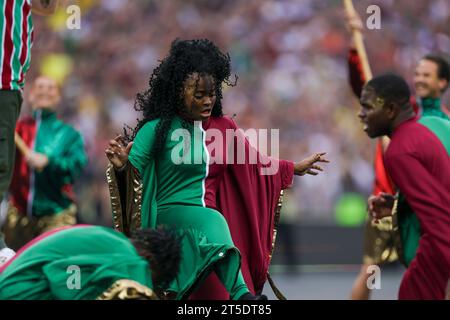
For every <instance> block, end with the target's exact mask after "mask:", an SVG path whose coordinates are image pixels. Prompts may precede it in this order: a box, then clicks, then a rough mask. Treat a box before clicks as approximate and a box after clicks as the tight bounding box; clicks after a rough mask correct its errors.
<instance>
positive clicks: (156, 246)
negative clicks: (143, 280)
mask: <svg viewBox="0 0 450 320" xmlns="http://www.w3.org/2000/svg"><path fill="white" fill-rule="evenodd" d="M181 237H182V236H181V235H180V234H178V233H177V232H176V231H175V230H172V229H169V228H166V227H158V228H157V229H137V230H134V231H132V232H131V237H130V238H131V242H132V244H133V245H134V247H135V248H136V250H137V252H138V254H139V255H140V256H142V257H143V258H145V259H146V260H147V261H148V262H149V264H150V268H151V270H152V276H153V279H154V280H155V279H156V281H157V283H154V284H153V285H154V286H155V287H159V288H153V289H164V288H165V287H166V286H167V285H168V284H169V283H170V282H171V281H172V280H173V279H174V278H175V277H176V275H177V274H178V271H179V268H180V261H181Z"/></svg>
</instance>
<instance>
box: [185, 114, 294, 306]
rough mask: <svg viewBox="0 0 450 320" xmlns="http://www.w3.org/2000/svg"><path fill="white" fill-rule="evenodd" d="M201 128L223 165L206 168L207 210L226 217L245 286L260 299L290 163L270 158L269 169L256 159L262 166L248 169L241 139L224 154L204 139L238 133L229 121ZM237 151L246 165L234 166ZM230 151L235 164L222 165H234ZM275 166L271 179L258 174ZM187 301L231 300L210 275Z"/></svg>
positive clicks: (245, 144) (290, 175)
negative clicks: (212, 132)
mask: <svg viewBox="0 0 450 320" xmlns="http://www.w3.org/2000/svg"><path fill="white" fill-rule="evenodd" d="M203 128H204V129H205V130H207V141H206V143H207V146H208V150H209V152H210V156H211V158H216V159H224V161H222V162H223V163H222V164H220V163H212V164H210V165H209V172H208V177H207V179H206V183H205V185H206V195H205V203H206V206H207V207H210V208H214V209H216V210H218V211H219V212H221V213H222V214H223V215H224V216H225V218H226V220H227V222H228V225H229V228H230V232H231V236H232V238H233V242H234V244H235V246H236V247H237V248H238V249H239V251H240V252H241V256H242V273H243V276H244V280H245V282H246V284H247V286H248V288H249V290H250V291H251V292H253V293H255V292H256V293H260V292H261V291H262V289H263V286H264V282H265V281H266V279H267V271H268V268H269V264H270V254H271V251H272V237H273V229H274V218H275V207H276V205H277V203H278V199H279V197H280V192H281V190H282V189H285V188H287V187H290V186H291V185H292V182H293V177H294V163H293V162H292V161H286V160H278V159H272V158H270V161H271V162H270V163H267V162H266V161H268V159H269V158H268V157H266V156H263V155H261V154H260V153H258V155H260V156H261V158H259V160H261V159H263V160H262V161H258V163H254V164H252V163H251V162H250V161H249V155H250V152H251V151H252V150H255V149H254V148H253V147H252V146H251V145H250V144H249V142H248V140H247V139H245V138H243V135H240V134H239V135H238V136H237V137H234V138H233V139H231V140H230V139H227V140H226V143H223V144H222V148H220V147H217V146H218V145H216V147H214V146H213V144H214V140H212V141H210V139H209V138H208V132H210V131H209V130H208V129H213V128H214V129H218V130H219V131H220V132H221V133H222V135H223V137H226V130H227V129H231V130H233V132H234V131H235V130H236V129H238V128H237V126H236V124H235V122H234V121H233V120H232V119H230V118H229V117H222V118H216V117H211V118H210V119H209V120H208V121H207V122H204V123H203ZM231 142H232V143H233V145H231ZM233 146H234V148H233ZM240 147H243V148H245V151H246V152H245V155H246V159H245V164H237V158H236V154H237V150H238V148H240ZM230 148H232V149H233V150H234V155H235V156H234V158H233V160H234V162H233V163H234V164H226V163H229V160H230V159H232V156H231V155H230V154H229V151H230V150H231V149H230ZM227 150H228V152H227ZM225 160H228V162H227V161H225ZM275 163H277V164H278V171H277V172H276V173H275V174H273V175H262V174H261V169H262V168H263V167H268V166H273V165H275ZM191 298H192V299H222V300H225V299H228V298H229V294H228V293H227V291H226V290H225V288H224V286H223V285H222V284H221V282H220V281H219V279H218V277H217V276H216V274H215V273H213V274H212V275H210V276H209V277H208V278H207V279H206V281H205V282H204V283H203V284H202V286H201V287H200V288H199V289H198V290H197V291H196V292H195V293H194V294H193V295H192V296H191Z"/></svg>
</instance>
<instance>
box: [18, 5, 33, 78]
mask: <svg viewBox="0 0 450 320" xmlns="http://www.w3.org/2000/svg"><path fill="white" fill-rule="evenodd" d="M30 14H31V7H30V6H29V5H27V4H26V1H25V2H24V3H23V7H22V17H23V20H22V51H21V52H20V65H22V66H23V65H25V59H26V58H27V52H28V50H29V48H28V43H27V40H28V30H27V27H28V21H27V20H28V16H29V15H30ZM24 76H25V74H24V72H22V73H21V75H20V79H19V83H22V82H23V77H24Z"/></svg>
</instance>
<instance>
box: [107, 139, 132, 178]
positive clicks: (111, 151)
mask: <svg viewBox="0 0 450 320" xmlns="http://www.w3.org/2000/svg"><path fill="white" fill-rule="evenodd" d="M124 144H125V143H124V141H123V137H122V136H121V135H118V136H117V137H115V138H114V139H113V140H110V141H109V144H108V148H106V150H105V154H106V156H107V157H108V159H109V162H111V164H112V165H113V166H114V169H116V170H119V169H121V168H123V167H124V166H125V165H126V164H127V162H128V154H129V153H130V150H131V147H132V146H133V142H130V143H128V145H127V146H126V147H125V146H124Z"/></svg>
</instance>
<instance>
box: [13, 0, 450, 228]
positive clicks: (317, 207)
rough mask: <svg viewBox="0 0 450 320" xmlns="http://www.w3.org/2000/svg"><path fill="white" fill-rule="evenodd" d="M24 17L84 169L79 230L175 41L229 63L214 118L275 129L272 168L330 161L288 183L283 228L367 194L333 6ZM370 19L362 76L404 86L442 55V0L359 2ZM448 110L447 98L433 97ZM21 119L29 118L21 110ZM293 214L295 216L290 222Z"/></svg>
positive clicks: (291, 2) (446, 45) (103, 0)
mask: <svg viewBox="0 0 450 320" xmlns="http://www.w3.org/2000/svg"><path fill="white" fill-rule="evenodd" d="M61 3H62V5H61V9H60V11H59V12H58V13H57V14H55V15H54V16H51V17H49V18H46V19H42V18H35V19H34V23H35V44H34V47H33V64H32V67H31V70H30V72H29V73H28V75H27V79H28V81H30V80H31V79H33V78H34V77H36V76H37V75H38V74H40V73H46V74H50V75H52V76H54V77H55V78H57V79H58V81H59V82H60V84H61V88H62V92H63V101H62V103H61V105H60V107H59V113H60V115H61V117H62V118H63V119H65V120H67V121H68V122H70V123H71V124H73V125H74V126H75V127H76V128H78V129H79V130H80V131H81V132H82V134H83V137H84V139H85V143H86V148H87V152H88V155H89V160H90V161H89V166H88V168H87V170H86V171H85V173H84V175H83V177H82V178H81V179H79V180H78V182H77V185H76V187H77V188H76V191H77V199H78V204H79V208H80V218H81V221H82V222H86V223H96V224H103V225H110V224H111V217H110V216H111V210H110V204H109V197H108V189H107V185H106V182H105V174H104V172H105V168H106V165H107V159H106V157H105V155H104V150H105V147H106V145H107V141H108V140H109V139H112V138H114V137H115V136H116V135H117V134H119V133H121V132H122V130H123V129H122V128H123V126H124V124H128V125H130V126H132V127H133V126H134V125H135V124H136V119H137V118H138V117H140V115H139V114H138V113H137V112H136V111H134V109H133V105H134V100H135V96H136V93H138V92H141V91H143V90H145V89H146V88H147V86H148V78H149V76H150V74H151V72H152V70H153V68H154V67H155V66H156V65H157V64H158V60H160V59H162V58H163V57H164V56H165V55H166V53H167V52H168V49H169V46H170V43H171V42H172V41H173V40H174V39H175V38H177V37H178V38H182V39H191V38H209V39H210V40H212V41H214V42H215V43H216V44H217V45H218V46H219V47H220V48H221V49H222V50H223V51H227V52H229V54H230V56H231V61H232V67H233V74H236V75H237V76H238V81H237V85H236V86H235V87H228V88H226V89H225V92H224V111H225V113H227V114H228V115H236V116H235V120H236V122H237V124H238V125H239V126H240V127H242V128H267V129H271V128H272V129H280V157H281V158H285V159H291V160H300V159H301V158H303V157H305V156H307V155H309V154H310V153H312V152H316V151H326V152H328V158H329V159H330V160H331V161H332V163H331V164H329V165H326V171H325V173H324V174H321V175H319V176H317V177H298V178H296V181H295V187H294V189H293V190H292V192H291V193H290V197H289V201H290V204H289V206H290V208H291V210H290V211H292V212H294V215H295V216H294V217H293V219H294V220H297V219H300V220H302V221H314V222H317V223H321V222H323V223H334V215H335V207H336V203H337V202H338V200H339V199H340V197H341V196H342V195H343V194H344V193H349V192H356V193H358V194H360V195H361V197H362V198H366V197H367V195H368V194H369V192H370V191H371V187H372V180H373V169H372V158H373V152H374V142H372V141H370V140H369V139H368V138H367V136H366V135H365V134H364V132H363V131H362V129H361V125H360V124H359V120H358V118H357V116H356V113H357V107H358V101H357V99H356V98H355V97H354V95H353V93H352V91H351V89H350V86H349V83H348V69H347V55H348V50H349V46H350V43H351V41H350V32H349V30H348V29H347V28H346V24H345V18H344V11H343V7H342V1H334V0H284V1H274V0H272V1H271V0H133V1H131V0H128V1H125V0H80V1H61ZM70 4H77V5H79V7H80V8H81V28H80V29H68V28H67V26H66V21H67V18H68V17H69V15H70V14H69V13H67V12H66V8H67V6H69V5H70ZM372 4H376V5H379V6H380V8H381V29H379V30H368V29H365V31H364V36H365V43H366V47H367V52H368V56H369V59H370V64H371V67H372V71H373V73H374V74H379V73H383V72H387V71H395V72H397V73H400V74H401V75H403V76H404V77H405V78H406V79H408V80H411V79H412V76H413V74H414V66H415V63H416V61H417V60H418V59H419V58H420V57H421V56H422V55H424V54H425V53H428V52H435V53H441V54H445V53H446V54H447V58H449V56H448V54H449V52H450V35H449V30H450V28H449V26H450V4H449V2H448V1H447V0H435V1H425V0H418V1H414V2H413V3H412V2H411V1H407V0H398V1H393V0H383V1H374V0H361V1H355V8H356V10H357V11H358V12H359V14H360V16H361V18H362V19H363V22H365V20H366V19H367V17H368V16H369V14H367V13H366V9H367V7H368V6H369V5H372ZM444 104H445V105H447V106H450V99H449V96H448V94H447V96H445V97H444ZM22 110H23V111H22V113H23V114H26V113H27V111H28V110H29V109H28V108H27V104H25V105H24V107H23V109H22ZM295 212H296V213H297V214H295Z"/></svg>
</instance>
